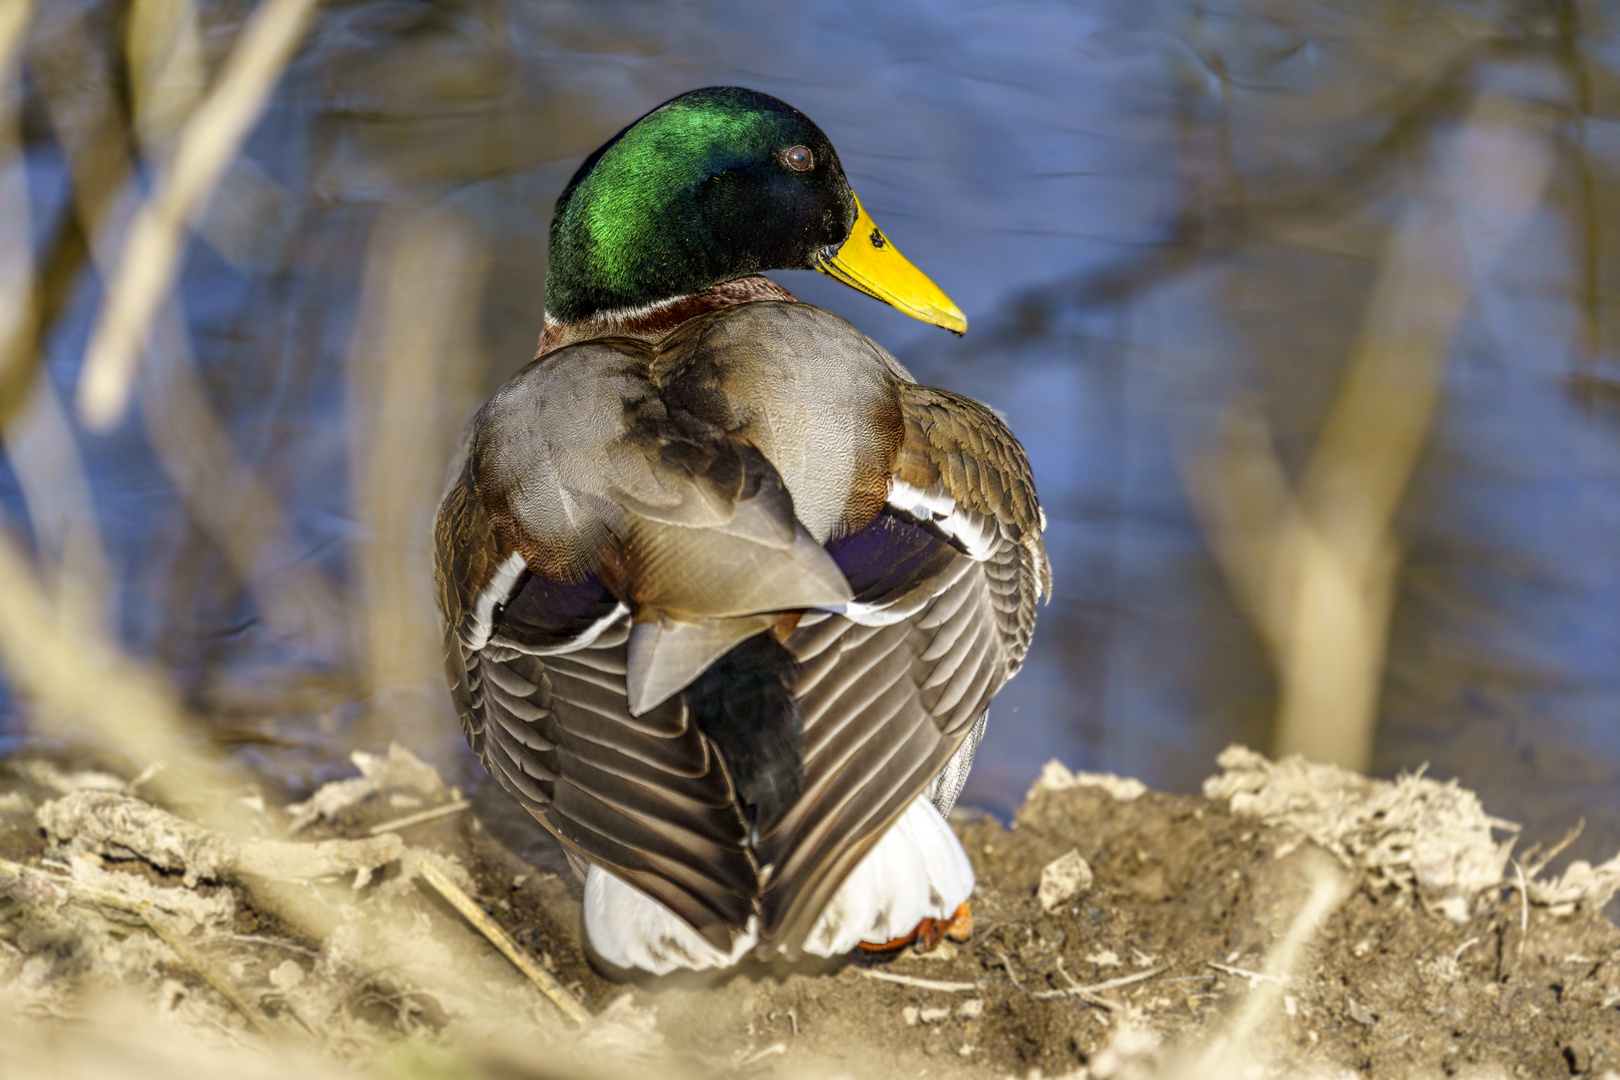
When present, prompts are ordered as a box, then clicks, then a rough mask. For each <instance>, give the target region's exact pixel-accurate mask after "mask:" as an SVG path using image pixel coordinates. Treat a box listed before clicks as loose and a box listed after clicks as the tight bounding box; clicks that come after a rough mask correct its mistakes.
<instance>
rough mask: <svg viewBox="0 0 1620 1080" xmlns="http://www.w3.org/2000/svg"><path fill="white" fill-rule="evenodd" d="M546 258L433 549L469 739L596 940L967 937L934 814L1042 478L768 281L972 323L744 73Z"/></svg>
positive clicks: (634, 144)
mask: <svg viewBox="0 0 1620 1080" xmlns="http://www.w3.org/2000/svg"><path fill="white" fill-rule="evenodd" d="M550 245H551V246H550V265H549V269H548V272H547V278H546V287H545V322H544V329H543V333H542V335H541V341H540V349H539V353H538V355H537V356H536V358H535V359H534V361H533V362H532V363H530V364H529V365H528V366H527V367H525V368H524V369H523V370H522V371H520V372H518V373H517V374H516V375H515V376H513V377H512V379H511V380H510V381H508V382H507V383H506V384H505V385H504V386H503V387H501V389H500V390H499V391H497V392H496V394H495V395H494V397H492V398H491V399H490V401H489V402H488V403H487V404H486V405H485V406H484V407H483V408H482V409H481V410H480V411H479V412H478V414H477V415H476V417H475V418H474V419H473V421H472V422H471V424H470V425H469V427H468V429H467V433H466V435H465V436H464V438H463V440H462V445H461V449H460V451H459V453H458V456H457V460H456V461H455V462H453V463H452V466H451V470H450V474H449V475H450V480H449V484H448V488H447V491H446V494H445V496H444V499H443V503H442V505H441V506H440V508H439V513H438V517H437V520H436V523H435V569H436V576H437V584H438V599H439V603H440V606H441V610H442V613H443V616H444V622H445V628H446V629H445V645H446V658H447V669H448V674H449V679H450V685H451V690H452V694H453V696H454V698H455V703H456V706H457V709H458V711H459V713H460V716H461V721H462V724H463V726H464V728H465V731H466V735H467V739H468V741H469V742H470V743H471V745H472V748H473V750H474V751H475V753H476V754H477V756H478V758H479V760H480V761H482V763H483V765H484V767H485V768H486V769H488V771H489V773H490V775H491V776H492V777H494V778H495V780H496V781H498V782H499V783H500V784H501V785H502V786H503V787H504V788H505V789H506V790H507V791H509V792H510V793H511V794H512V795H513V796H515V797H516V798H517V799H518V801H519V802H521V803H522V804H523V806H524V807H525V808H526V809H527V810H528V811H529V812H530V813H531V814H532V815H533V816H534V818H535V819H536V820H537V821H538V822H539V823H540V825H542V826H544V827H545V828H546V829H548V830H549V831H550V832H551V833H553V834H554V835H555V836H556V837H557V839H558V840H559V841H561V843H562V845H563V847H564V849H565V850H566V851H567V853H568V856H569V858H570V860H571V861H572V863H573V864H574V867H575V869H576V870H577V871H580V872H581V873H582V875H583V877H584V879H585V885H584V920H585V932H586V938H587V940H588V941H589V943H590V946H591V949H592V950H593V951H594V953H595V955H596V957H597V959H599V960H600V961H603V962H605V964H606V965H607V966H608V967H609V968H620V969H641V970H644V971H651V972H667V971H670V970H673V969H676V968H707V967H721V966H725V965H729V964H734V963H736V962H738V961H739V960H740V959H742V958H743V957H745V956H748V955H757V956H761V957H768V956H772V955H778V954H780V955H785V956H788V957H790V958H791V957H795V956H797V955H799V954H800V953H803V952H808V953H812V954H816V955H821V956H834V955H839V954H843V953H847V952H849V951H851V950H853V949H855V948H856V947H857V946H866V947H886V946H892V945H894V944H897V943H900V942H905V941H907V940H910V939H911V938H912V937H913V936H915V935H916V934H917V933H918V932H919V931H920V932H922V933H923V934H924V935H925V936H929V937H933V936H937V935H938V934H939V933H940V932H941V931H942V930H952V931H961V930H963V929H964V922H965V919H966V918H967V917H968V916H969V915H970V912H969V910H968V908H967V900H968V896H969V894H970V893H971V892H972V890H973V870H972V866H971V865H970V863H969V861H968V859H967V856H966V854H965V853H964V852H963V850H962V847H961V844H960V843H959V842H958V841H957V839H956V837H955V835H954V834H953V833H952V832H951V829H950V827H949V826H948V825H947V824H946V816H947V815H948V814H949V812H950V809H951V807H952V805H953V804H954V802H955V800H956V797H957V794H958V793H959V792H960V791H961V788H962V784H963V781H964V780H965V779H966V777H967V773H968V770H969V768H970V767H971V766H972V763H973V755H974V751H975V749H976V748H977V746H978V744H979V739H980V737H981V736H982V734H983V732H984V729H985V722H986V716H987V707H988V705H989V703H990V699H991V697H992V696H993V695H994V694H995V693H996V691H997V690H998V689H999V688H1000V687H1001V685H1002V684H1003V683H1004V682H1006V680H1007V679H1009V678H1010V677H1012V675H1013V674H1015V673H1016V672H1017V671H1018V669H1019V666H1020V665H1021V664H1022V663H1023V660H1024V656H1025V653H1026V652H1027V651H1028V649H1029V643H1030V636H1031V634H1032V632H1033V630H1034V624H1035V611H1036V605H1037V602H1038V601H1039V600H1040V598H1041V597H1042V596H1043V595H1045V594H1046V593H1048V592H1049V591H1050V582H1051V571H1050V568H1049V565H1048V562H1047V558H1046V553H1045V550H1044V548H1043V547H1042V544H1041V531H1042V528H1043V527H1044V524H1045V522H1044V517H1043V515H1042V512H1041V509H1040V506H1039V504H1038V502H1037V501H1036V497H1035V488H1034V484H1033V482H1032V480H1031V477H1030V470H1029V464H1028V462H1027V460H1026V459H1025V456H1024V452H1023V449H1022V447H1020V446H1019V444H1018V441H1017V440H1016V439H1015V438H1014V437H1013V436H1012V433H1011V432H1009V431H1008V430H1007V428H1006V426H1005V425H1004V424H1003V423H1002V422H1001V421H1000V420H999V419H997V418H996V415H995V414H994V413H993V412H991V411H990V410H989V409H988V408H986V407H985V406H983V405H980V404H978V403H977V402H975V401H972V400H970V399H968V398H965V397H962V396H960V395H957V394H953V393H950V392H949V391H946V390H936V389H932V388H930V387H926V386H919V385H918V384H917V383H916V382H915V381H914V380H913V379H912V377H911V376H910V375H909V374H908V373H907V372H906V370H905V369H904V368H903V367H901V366H900V364H899V363H898V362H897V361H896V360H895V359H894V357H892V356H890V355H889V354H888V353H887V352H885V351H884V350H883V349H882V348H881V347H880V346H878V345H877V344H876V343H875V342H873V341H871V340H870V339H869V338H867V337H866V336H865V335H863V334H861V333H860V332H859V331H858V330H856V329H855V328H854V327H853V326H851V325H850V324H849V323H847V322H845V321H844V320H843V319H841V318H839V317H837V316H836V315H833V314H831V313H829V312H826V311H823V310H821V309H819V308H816V307H813V306H811V305H809V304H804V303H800V302H798V301H797V300H796V299H795V298H794V297H793V296H792V295H791V294H789V293H788V292H787V291H786V290H785V289H783V288H782V287H781V286H780V285H778V284H776V283H775V282H773V281H771V280H769V279H767V278H765V277H761V276H759V275H760V272H761V271H764V270H771V269H800V268H813V269H816V270H820V271H822V272H824V273H826V274H829V275H831V276H832V277H834V278H836V279H837V280H839V281H841V282H844V283H845V284H847V285H850V286H853V287H854V288H856V289H858V290H860V291H861V292H864V293H867V294H869V295H871V296H873V297H876V298H877V299H879V300H882V301H885V302H887V303H889V304H892V305H894V306H895V307H896V308H898V309H900V310H901V311H904V312H906V313H908V314H910V315H913V316H915V317H917V318H919V319H922V320H924V321H926V322H929V323H934V324H937V325H939V326H942V327H944V328H946V329H948V330H952V331H955V332H956V333H958V334H960V333H962V332H965V331H966V329H967V321H966V319H965V318H964V317H963V315H962V312H961V311H960V310H959V309H958V308H957V306H956V305H955V304H953V303H952V302H951V301H950V299H949V298H948V297H946V296H945V294H944V293H943V292H942V291H940V289H939V288H938V287H937V286H936V285H934V284H933V282H931V281H930V280H929V279H928V278H927V277H925V276H924V275H923V274H922V273H921V272H920V271H918V270H917V269H916V268H915V267H913V266H912V265H911V263H909V262H907V261H906V259H905V258H904V257H903V256H901V254H900V252H899V251H897V250H896V249H895V247H894V245H893V243H891V242H890V241H889V239H888V237H887V236H885V235H884V233H883V232H882V231H881V230H880V229H879V228H878V227H877V225H876V224H875V223H874V222H873V221H872V219H871V217H870V216H868V214H867V212H866V210H865V209H863V208H862V206H861V203H860V200H859V199H857V198H856V197H855V193H854V192H853V191H851V190H850V186H849V182H848V181H847V180H846V179H845V177H844V171H843V169H842V167H841V166H840V165H839V162H838V155H837V154H836V153H835V152H834V151H833V148H832V144H831V143H830V142H828V140H827V137H826V136H825V135H823V134H822V132H821V130H820V129H819V128H818V127H816V125H815V124H813V123H811V121H810V120H809V119H808V118H807V117H806V116H804V115H803V114H802V113H800V112H799V111H798V110H796V109H794V108H792V107H791V106H789V105H787V104H785V103H783V102H781V101H778V100H777V99H775V98H773V97H770V96H767V95H765V94H762V93H757V92H754V91H751V90H744V89H738V88H735V87H722V88H711V89H705V90H696V91H693V92H691V93H688V94H683V95H681V96H680V97H677V98H674V99H673V100H671V101H668V102H666V103H664V104H663V105H660V106H659V107H658V108H656V109H654V110H653V111H651V112H649V113H648V114H647V115H645V116H643V117H642V118H641V119H639V120H637V121H636V122H635V123H633V124H631V125H630V126H629V127H626V128H625V129H624V130H623V131H621V132H619V134H618V135H616V136H614V137H613V138H612V139H611V140H609V141H608V142H607V143H606V144H605V145H604V146H603V147H602V148H601V149H600V150H597V151H596V152H595V153H594V154H592V155H591V156H590V157H588V158H586V159H585V162H584V164H582V165H581V166H580V168H579V171H578V172H577V173H576V174H575V175H574V177H573V180H572V181H571V182H570V183H569V184H568V186H567V188H566V189H565V190H564V191H563V193H562V195H561V197H559V198H558V200H557V205H556V212H555V216H554V217H553V219H552V223H551V233H550Z"/></svg>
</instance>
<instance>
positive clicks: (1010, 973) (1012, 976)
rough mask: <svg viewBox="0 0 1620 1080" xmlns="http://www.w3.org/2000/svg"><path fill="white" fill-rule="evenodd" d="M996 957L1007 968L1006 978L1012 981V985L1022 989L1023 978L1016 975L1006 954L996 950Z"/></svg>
mask: <svg viewBox="0 0 1620 1080" xmlns="http://www.w3.org/2000/svg"><path fill="white" fill-rule="evenodd" d="M996 957H997V959H999V960H1000V961H1001V966H1002V967H1004V968H1006V969H1007V978H1009V979H1011V980H1012V981H1013V985H1014V986H1016V987H1018V989H1020V990H1022V989H1023V988H1024V980H1022V979H1020V978H1019V977H1018V972H1016V971H1014V970H1013V964H1012V961H1011V960H1009V959H1008V958H1007V954H1006V953H1004V952H998V953H996Z"/></svg>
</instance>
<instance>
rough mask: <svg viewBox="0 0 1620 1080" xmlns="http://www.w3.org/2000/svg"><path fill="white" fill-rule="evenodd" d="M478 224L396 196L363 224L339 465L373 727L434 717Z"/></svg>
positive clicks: (398, 734) (420, 742)
mask: <svg viewBox="0 0 1620 1080" xmlns="http://www.w3.org/2000/svg"><path fill="white" fill-rule="evenodd" d="M484 259H485V252H484V248H483V244H482V242H481V238H480V237H479V236H478V235H477V234H476V233H475V232H474V231H473V230H472V229H471V228H470V227H469V226H468V225H467V224H465V223H464V222H462V221H461V220H460V219H459V218H458V217H456V215H455V214H454V213H453V212H452V211H447V210H418V209H402V210H396V211H391V212H389V213H387V214H385V215H384V216H383V217H381V218H380V219H379V220H378V221H377V223H376V224H375V225H374V226H373V228H372V238H371V241H370V244H369V247H368V251H367V257H366V273H365V290H364V297H363V299H362V302H361V319H360V325H359V329H358V331H357V333H356V336H355V345H354V349H353V353H352V355H351V357H350V361H349V395H348V400H349V409H350V410H351V416H352V419H351V420H350V423H349V431H350V437H351V439H352V440H353V442H352V443H351V455H350V462H351V465H350V469H351V476H352V483H353V490H354V501H355V510H356V515H357V517H358V519H359V523H360V537H361V539H360V541H359V544H358V548H359V550H358V552H357V557H358V558H357V562H358V566H359V568H360V587H359V590H358V593H359V602H360V605H361V610H360V611H359V612H358V613H357V617H356V618H355V620H354V624H355V628H356V631H357V632H358V633H359V634H360V635H361V639H362V640H361V642H360V643H358V644H357V649H358V651H359V652H360V655H362V656H364V657H365V658H366V659H365V661H364V663H363V665H362V670H363V671H364V672H365V676H366V682H367V683H368V685H369V686H370V688H371V694H372V712H373V716H374V717H376V718H377V720H378V721H379V722H381V721H382V720H383V719H384V718H386V720H387V723H388V724H389V725H390V727H389V728H388V730H387V731H386V732H383V731H377V732H374V735H375V736H376V738H375V739H374V740H373V741H382V737H383V736H384V735H385V734H386V735H387V737H389V738H398V739H399V740H400V741H401V742H404V743H405V744H406V745H408V746H411V745H414V746H418V747H420V746H424V745H430V744H431V739H432V736H431V735H430V734H429V733H430V732H433V731H435V730H439V724H440V722H441V720H440V718H441V717H442V715H443V705H442V703H443V701H444V690H443V686H442V684H441V682H440V678H439V667H440V665H441V664H442V663H443V654H442V648H443V645H442V641H441V637H440V633H439V624H438V613H437V610H436V608H435V606H434V601H433V592H432V587H431V584H432V581H433V567H432V559H431V557H430V555H429V548H428V542H429V539H430V538H431V535H432V522H433V514H434V511H435V509H436V508H437V505H438V500H439V496H440V495H441V494H442V491H443V486H444V466H445V462H446V461H447V460H448V459H449V458H450V452H451V446H452V440H453V438H454V436H455V432H456V431H457V430H458V429H459V427H460V425H461V424H462V423H463V422H464V421H465V420H466V417H467V416H468V415H470V413H471V411H472V408H471V407H472V404H473V402H474V401H475V400H476V388H475V387H474V386H473V385H472V377H473V376H472V373H473V372H474V371H476V369H477V367H478V365H477V364H475V363H472V362H471V360H472V355H473V354H474V353H475V350H476V348H477V329H476V324H475V321H474V320H475V319H476V313H477V311H478V308H479V303H478V300H479V292H480V290H481V289H482V286H483V275H484V272H485V264H484Z"/></svg>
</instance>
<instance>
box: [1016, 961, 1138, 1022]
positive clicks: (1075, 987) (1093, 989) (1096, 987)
mask: <svg viewBox="0 0 1620 1080" xmlns="http://www.w3.org/2000/svg"><path fill="white" fill-rule="evenodd" d="M1169 970H1170V965H1169V964H1160V965H1159V966H1158V967H1155V968H1149V969H1148V970H1146V971H1138V972H1134V973H1133V974H1130V975H1121V976H1120V977H1119V978H1117V979H1107V980H1105V981H1103V982H1100V983H1090V984H1089V985H1085V986H1082V985H1081V984H1079V983H1077V982H1075V981H1074V978H1073V977H1072V976H1071V975H1070V974H1069V973H1068V971H1067V970H1065V969H1064V967H1063V960H1062V958H1061V957H1060V958H1059V959H1058V973H1059V974H1060V975H1062V976H1063V977H1064V978H1065V979H1068V981H1069V986H1067V987H1065V988H1064V989H1062V990H1043V991H1041V992H1040V993H1038V994H1032V995H1030V996H1031V997H1033V998H1034V999H1035V1000H1036V1001H1051V1000H1053V999H1054V998H1060V997H1071V996H1072V997H1078V998H1082V999H1084V1000H1086V1001H1088V1002H1090V1003H1091V1004H1093V1005H1097V1006H1099V1007H1101V1008H1104V1009H1109V1010H1113V1009H1117V1008H1119V1005H1118V1004H1116V1003H1115V1002H1112V1001H1109V1000H1108V999H1107V998H1101V997H1097V994H1098V993H1099V992H1100V991H1103V990H1114V989H1117V988H1118V987H1121V986H1130V985H1131V984H1133V983H1139V982H1144V981H1146V980H1148V979H1151V978H1153V977H1154V976H1155V975H1163V974H1164V973H1165V972H1167V971H1169Z"/></svg>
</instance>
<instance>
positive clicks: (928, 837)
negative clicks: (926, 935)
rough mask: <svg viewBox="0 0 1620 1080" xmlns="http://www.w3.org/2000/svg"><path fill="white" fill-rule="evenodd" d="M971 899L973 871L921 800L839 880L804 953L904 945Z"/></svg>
mask: <svg viewBox="0 0 1620 1080" xmlns="http://www.w3.org/2000/svg"><path fill="white" fill-rule="evenodd" d="M972 893H973V864H972V863H970V862H968V857H967V852H965V851H963V850H962V844H961V842H960V841H959V840H957V839H956V834H955V833H953V832H951V827H950V826H949V825H947V824H945V819H944V818H942V817H940V815H939V811H938V810H936V809H934V804H933V803H931V802H929V801H928V798H927V797H926V796H918V798H917V801H916V802H914V803H912V804H911V805H910V806H909V807H908V808H907V809H906V812H905V813H904V814H902V815H901V816H900V820H899V821H897V822H895V823H894V826H893V827H892V828H891V829H890V830H889V831H888V832H886V833H884V834H883V838H882V839H881V840H879V841H878V842H877V846H876V847H874V848H873V849H872V850H871V851H869V852H867V854H866V858H864V859H862V860H861V861H860V864H859V865H857V866H856V867H855V871H854V873H852V874H850V875H849V877H847V878H845V879H844V884H843V885H841V886H839V889H838V892H836V893H834V894H833V898H832V900H831V901H830V902H829V903H828V904H827V907H826V908H825V909H824V910H823V911H822V913H821V918H820V919H818V920H816V925H815V928H814V929H812V930H811V931H810V938H809V940H807V941H806V942H805V943H804V949H805V951H806V952H811V953H815V954H816V955H817V956H840V955H842V954H844V953H847V952H849V950H851V949H853V948H854V947H855V946H856V945H859V944H860V943H861V942H863V941H867V942H871V943H872V944H874V945H881V944H883V943H884V942H885V941H891V940H893V939H894V938H897V937H904V936H905V935H906V934H909V933H911V932H912V931H913V930H915V929H916V928H917V924H918V923H920V922H922V921H923V920H924V919H949V918H950V917H951V916H952V915H954V914H955V913H956V908H957V906H958V905H959V904H961V903H962V902H963V901H964V900H966V899H967V898H968V897H969V896H970V895H972Z"/></svg>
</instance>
